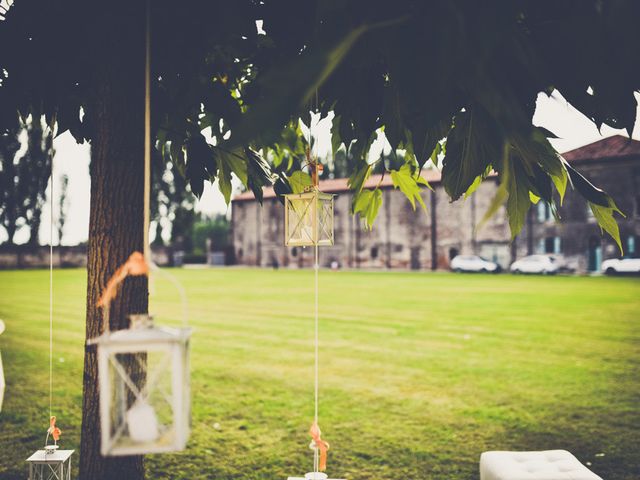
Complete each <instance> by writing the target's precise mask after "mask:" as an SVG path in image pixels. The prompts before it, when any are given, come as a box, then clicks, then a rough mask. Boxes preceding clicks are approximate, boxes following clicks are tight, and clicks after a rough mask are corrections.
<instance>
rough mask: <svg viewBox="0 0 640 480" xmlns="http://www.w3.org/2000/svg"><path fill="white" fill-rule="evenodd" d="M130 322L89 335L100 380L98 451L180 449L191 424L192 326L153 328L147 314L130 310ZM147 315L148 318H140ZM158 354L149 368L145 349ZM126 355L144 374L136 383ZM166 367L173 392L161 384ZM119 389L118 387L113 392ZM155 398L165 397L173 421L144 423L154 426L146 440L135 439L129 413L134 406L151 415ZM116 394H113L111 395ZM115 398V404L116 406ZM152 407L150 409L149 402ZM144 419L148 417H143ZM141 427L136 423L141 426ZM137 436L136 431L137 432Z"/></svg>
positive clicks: (130, 452) (111, 453)
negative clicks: (95, 349)
mask: <svg viewBox="0 0 640 480" xmlns="http://www.w3.org/2000/svg"><path fill="white" fill-rule="evenodd" d="M131 317H133V320H132V327H131V328H128V329H124V330H118V331H115V332H105V333H104V334H102V335H101V336H100V337H98V338H95V339H93V340H91V343H94V344H97V346H98V352H97V355H98V382H99V386H100V426H101V442H100V452H101V454H102V455H103V456H122V455H137V454H147V453H161V452H172V451H180V450H184V449H185V447H186V444H187V440H188V438H189V434H190V428H191V425H190V424H191V402H190V397H191V391H190V390H191V389H190V381H189V380H190V379H189V377H190V375H189V369H190V362H189V340H190V337H191V329H190V328H169V327H156V326H153V325H152V322H151V317H150V316H148V315H144V314H143V315H134V316H131ZM145 318H146V321H144V319H145ZM158 353H160V354H162V353H164V356H163V357H162V361H161V362H159V363H157V364H156V365H154V366H153V368H152V369H151V370H149V365H148V358H147V356H148V355H149V354H158ZM119 355H127V357H128V358H129V360H130V361H131V360H133V361H135V362H136V363H137V365H134V366H135V367H137V368H139V369H140V371H143V372H144V373H145V382H144V385H137V382H136V381H135V380H134V379H132V378H131V375H130V374H129V372H127V367H130V366H131V365H128V366H127V365H123V364H122V363H121V362H120V361H119V359H118V356H119ZM167 371H170V375H171V382H170V385H171V392H170V393H167V392H166V391H164V390H163V389H162V388H160V386H159V382H160V380H161V379H162V377H163V375H166V374H167ZM116 389H117V391H116ZM152 395H154V396H153V398H154V399H160V400H162V401H164V403H165V407H166V406H168V407H170V409H171V424H163V423H160V422H159V420H158V419H157V418H155V422H156V424H155V425H153V426H152V425H148V424H147V425H145V426H144V427H145V428H147V429H156V430H157V432H156V433H153V432H152V435H151V437H153V438H149V439H142V440H141V439H138V440H136V439H135V438H133V437H135V436H136V434H134V435H132V433H133V431H132V429H133V428H134V425H133V424H132V418H131V417H130V416H129V415H130V414H135V413H132V410H133V409H134V408H138V409H140V410H138V412H139V413H141V414H143V418H142V420H140V419H139V421H144V420H145V418H144V414H145V413H146V414H147V415H150V414H151V413H153V410H151V413H149V410H146V412H145V410H144V407H146V406H151V403H152V402H151V401H150V400H151V399H152ZM114 397H115V399H114ZM116 403H118V404H117V405H116ZM151 408H153V407H152V406H151ZM147 418H148V417H147ZM139 428H140V427H139V426H138V427H135V429H136V430H137V429H139ZM137 436H140V434H137Z"/></svg>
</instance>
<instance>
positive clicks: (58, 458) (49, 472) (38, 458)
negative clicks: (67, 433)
mask: <svg viewBox="0 0 640 480" xmlns="http://www.w3.org/2000/svg"><path fill="white" fill-rule="evenodd" d="M74 451H75V450H53V451H51V450H37V451H36V452H35V453H34V454H33V455H31V456H30V457H29V458H27V463H28V464H29V480H71V455H72V454H73V452H74Z"/></svg>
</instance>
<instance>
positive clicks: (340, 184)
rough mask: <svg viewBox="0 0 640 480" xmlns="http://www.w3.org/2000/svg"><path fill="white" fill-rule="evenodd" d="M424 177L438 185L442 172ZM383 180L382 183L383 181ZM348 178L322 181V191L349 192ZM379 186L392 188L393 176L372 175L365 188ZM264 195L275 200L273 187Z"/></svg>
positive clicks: (242, 196)
mask: <svg viewBox="0 0 640 480" xmlns="http://www.w3.org/2000/svg"><path fill="white" fill-rule="evenodd" d="M422 177H423V178H424V179H425V180H426V181H427V182H429V183H431V184H433V183H438V182H440V178H441V175H440V171H439V170H423V171H422ZM381 180H382V181H381ZM348 181H349V179H348V178H332V179H330V180H321V181H320V190H322V191H323V192H325V193H339V192H346V191H348V190H349V185H348V184H347V182H348ZM378 184H380V187H382V188H391V187H393V182H392V181H391V175H389V174H386V175H385V176H384V178H382V175H380V174H376V175H371V176H370V177H369V178H368V179H367V181H366V182H364V188H375V187H376V186H377V185H378ZM262 194H263V196H264V198H265V199H267V198H275V197H276V193H275V192H274V191H273V187H266V188H264V189H263V190H262ZM254 199H255V198H254V196H253V192H251V191H247V192H243V193H241V194H239V195H236V196H235V197H234V198H233V201H234V202H235V201H240V202H242V201H247V200H254Z"/></svg>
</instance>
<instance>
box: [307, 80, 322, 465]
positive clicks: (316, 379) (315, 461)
mask: <svg viewBox="0 0 640 480" xmlns="http://www.w3.org/2000/svg"><path fill="white" fill-rule="evenodd" d="M315 100H316V105H315V110H316V111H317V110H318V90H317V89H316V98H315ZM312 123H313V117H311V120H310V121H309V145H310V146H311V138H312V137H311V124H312ZM315 140H316V141H315V145H314V147H315V149H316V154H315V156H314V158H313V160H314V163H313V166H314V169H315V172H314V178H315V183H316V185H315V187H316V188H317V187H318V186H319V184H320V170H319V168H318V146H317V144H318V139H317V138H316V139H315ZM317 208H318V204H317V202H316V205H315V209H316V214H315V218H314V222H315V224H316V225H315V228H316V236H317V231H318V211H317ZM315 240H316V241H315V242H314V243H315V245H314V253H315V258H314V260H315V261H314V280H315V319H314V320H315V325H314V326H315V339H314V349H315V352H314V353H315V355H314V357H315V368H314V413H313V421H314V423H315V425H318V409H319V403H320V402H319V390H320V388H319V378H320V355H319V343H320V342H319V321H318V297H319V294H318V293H319V292H318V270H319V269H320V265H319V261H318V238H316V239H315ZM318 448H319V445H316V448H315V450H314V455H313V471H314V472H316V473H317V472H318V471H319V470H320V465H319V463H320V462H319V455H318V453H319V450H318Z"/></svg>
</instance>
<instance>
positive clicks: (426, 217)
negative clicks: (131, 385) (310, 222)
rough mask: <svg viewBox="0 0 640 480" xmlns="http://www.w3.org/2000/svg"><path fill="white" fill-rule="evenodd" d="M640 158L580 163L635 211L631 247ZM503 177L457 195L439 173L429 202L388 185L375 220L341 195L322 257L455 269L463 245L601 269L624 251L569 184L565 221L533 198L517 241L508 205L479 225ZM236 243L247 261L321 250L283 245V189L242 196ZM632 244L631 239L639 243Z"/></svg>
mask: <svg viewBox="0 0 640 480" xmlns="http://www.w3.org/2000/svg"><path fill="white" fill-rule="evenodd" d="M639 160H640V159H639V158H630V159H625V160H622V161H619V160H608V161H607V160H603V161H601V162H589V163H585V164H583V165H581V164H576V165H575V166H576V167H577V169H578V170H579V171H580V172H581V173H582V174H583V175H584V176H585V177H586V178H587V179H589V180H590V181H591V182H592V183H594V184H595V185H598V186H600V187H602V188H603V189H604V190H606V191H607V192H609V193H610V194H611V195H612V196H613V198H614V199H615V201H616V203H617V205H618V206H619V208H620V209H621V210H622V211H623V212H624V213H625V215H626V218H618V220H619V225H620V233H621V237H622V241H623V243H624V247H625V251H626V253H629V254H631V255H637V249H638V248H640V206H639V205H638V203H639V202H640V161H639ZM497 187H498V185H497V179H496V178H495V177H494V178H489V179H487V180H485V181H484V182H483V183H482V184H481V185H480V186H479V187H478V189H477V191H476V192H475V193H474V195H472V196H470V197H469V198H467V199H460V200H458V201H456V202H450V201H449V198H448V196H447V194H446V192H445V191H444V188H442V186H441V185H440V184H438V183H436V184H434V185H433V188H434V190H433V191H431V190H428V189H424V190H423V192H422V198H423V201H424V202H425V204H426V205H427V211H426V212H425V211H424V210H423V209H422V208H421V207H420V206H419V205H416V210H415V211H414V210H413V209H412V208H411V204H410V203H409V201H408V200H407V199H406V197H405V196H404V194H403V193H402V192H400V191H399V190H396V189H393V188H388V187H387V188H383V189H382V192H383V204H382V207H381V208H380V211H379V213H378V217H377V219H376V221H375V224H374V226H373V228H372V229H371V230H370V231H369V230H366V229H365V228H364V227H363V225H362V222H361V221H360V219H359V218H357V216H356V217H354V216H353V215H351V214H350V206H351V200H352V194H351V193H350V192H348V191H347V192H340V193H339V194H338V195H337V196H336V197H335V210H334V212H335V213H334V234H335V244H334V245H333V246H331V247H322V248H321V249H320V263H321V265H322V266H324V267H328V266H330V265H331V264H332V262H338V264H339V265H340V266H341V267H347V268H377V269H382V268H398V269H414V270H429V269H433V270H435V269H448V268H449V262H450V260H451V259H452V258H453V257H455V256H456V255H458V254H466V255H467V254H478V255H481V256H483V257H485V258H487V259H489V260H493V261H495V262H497V263H498V264H500V265H501V266H502V267H503V268H507V267H508V266H509V265H510V264H511V262H513V261H514V260H515V259H516V258H521V257H523V256H526V255H530V254H536V253H555V254H558V255H562V257H563V258H564V260H565V262H566V264H567V265H568V266H569V267H571V268H573V269H575V270H576V271H579V272H585V271H590V270H599V268H600V263H601V262H602V260H604V259H606V258H612V257H617V256H619V251H618V249H617V247H616V245H615V242H614V241H613V240H612V239H611V238H610V237H608V236H607V235H601V232H600V228H599V226H598V225H597V223H596V221H595V219H594V218H593V215H591V214H590V210H589V209H588V207H587V204H586V202H585V201H584V199H583V198H582V197H581V196H580V195H579V194H577V193H576V192H573V191H572V190H571V188H570V187H568V188H567V193H566V195H565V199H564V202H563V204H562V206H561V207H560V208H559V211H558V213H559V216H560V222H558V221H556V220H555V219H554V217H553V215H552V213H551V212H550V211H549V209H548V207H547V206H546V205H544V203H540V204H539V205H534V206H533V207H532V208H531V209H530V211H529V213H528V216H527V222H526V224H525V227H524V228H523V230H522V232H521V233H520V234H519V235H518V236H517V237H516V238H515V240H514V241H513V242H512V241H511V233H510V230H509V221H508V217H507V212H506V208H505V207H501V208H500V209H499V210H498V212H497V213H496V214H495V215H494V216H493V217H491V218H489V219H488V220H487V221H486V222H485V223H484V225H483V226H482V228H479V229H478V228H476V227H477V225H478V224H479V222H480V221H481V220H482V218H483V216H484V214H485V212H486V211H487V210H488V208H489V205H490V203H491V201H492V199H493V198H494V196H495V194H496V190H497ZM232 222H233V245H234V248H235V254H236V258H237V260H238V263H240V264H243V265H254V266H262V267H268V266H274V265H276V264H277V265H278V266H283V267H292V268H302V267H309V266H311V265H312V263H313V251H312V250H311V249H309V248H306V249H305V248H300V247H297V248H288V247H285V246H284V206H283V205H282V204H281V203H280V202H279V201H278V200H277V199H274V198H269V199H265V201H264V205H263V206H262V207H260V205H259V204H258V203H257V202H255V201H246V200H245V201H235V202H234V203H233V210H232ZM636 245H637V247H636ZM630 247H632V248H630Z"/></svg>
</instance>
